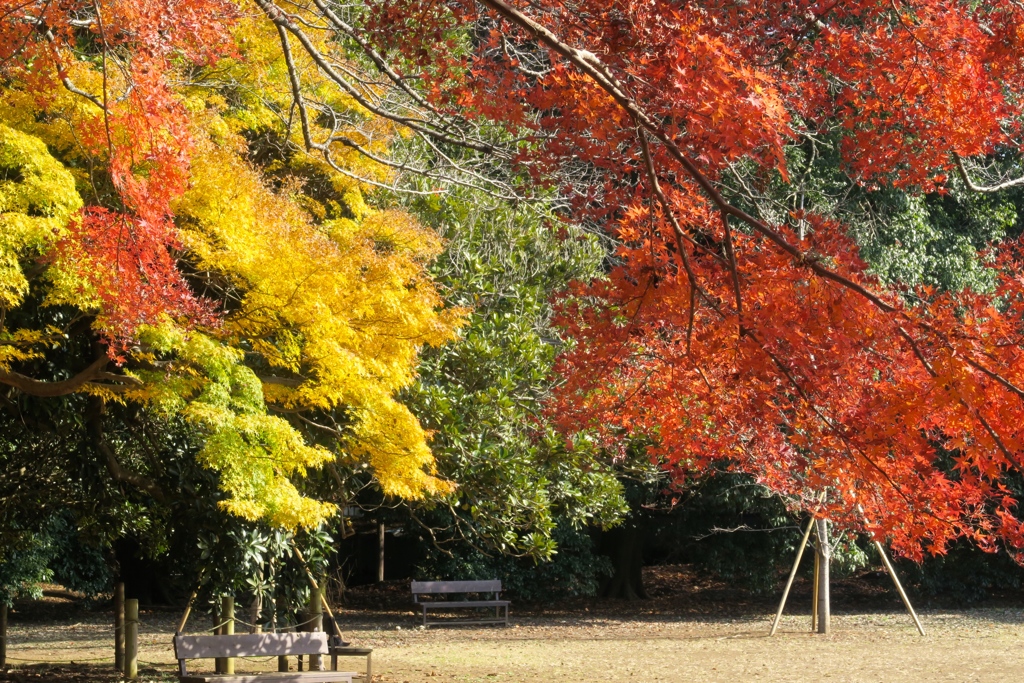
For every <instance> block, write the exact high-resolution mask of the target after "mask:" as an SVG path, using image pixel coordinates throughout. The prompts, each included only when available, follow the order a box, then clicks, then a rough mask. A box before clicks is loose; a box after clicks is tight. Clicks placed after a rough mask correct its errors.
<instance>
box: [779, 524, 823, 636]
mask: <svg viewBox="0 0 1024 683" xmlns="http://www.w3.org/2000/svg"><path fill="white" fill-rule="evenodd" d="M813 527H814V518H813V517H812V518H811V521H810V522H808V523H807V529H806V531H804V537H803V539H802V540H801V541H800V548H799V549H798V550H797V551H796V562H794V563H793V569H792V570H790V572H789V579H788V580H787V581H786V588H785V590H783V591H782V600H781V601H780V602H779V611H778V612H776V613H775V621H773V622H772V630H771V631H769V632H768V635H770V636H774V635H775V630H776V629H777V628H779V620H780V619H782V610H784V609H785V608H786V598H788V597H789V589H790V588H792V587H793V579H795V578H796V570H797V569H798V568H799V567H800V559H801V558H802V557H803V556H804V548H806V547H807V539H808V538H810V537H811V529H812V528H813Z"/></svg>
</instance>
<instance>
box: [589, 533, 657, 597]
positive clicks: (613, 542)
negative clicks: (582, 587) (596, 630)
mask: <svg viewBox="0 0 1024 683" xmlns="http://www.w3.org/2000/svg"><path fill="white" fill-rule="evenodd" d="M601 552H602V553H603V554H605V555H608V556H609V557H610V558H611V561H612V569H613V571H614V573H613V574H612V576H611V578H610V579H608V580H607V581H605V583H604V585H603V586H602V587H601V591H600V594H601V597H603V598H622V599H624V600H638V599H645V600H646V599H647V591H646V590H644V583H643V566H644V539H643V533H642V531H641V530H640V529H639V528H638V527H636V526H634V525H628V526H627V525H624V526H622V527H619V528H617V529H612V530H610V531H606V532H604V534H602V536H601Z"/></svg>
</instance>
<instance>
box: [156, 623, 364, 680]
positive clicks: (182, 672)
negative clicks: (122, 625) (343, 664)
mask: <svg viewBox="0 0 1024 683" xmlns="http://www.w3.org/2000/svg"><path fill="white" fill-rule="evenodd" d="M329 652H330V648H329V647H328V638H327V634H326V633H322V632H319V633H251V634H240V635H224V636H183V635H175V636H174V658H175V659H177V660H178V677H179V678H180V679H181V683H336V682H337V681H344V683H352V677H353V676H355V675H356V673H355V672H354V671H323V670H321V671H280V672H278V671H274V672H269V673H259V674H189V673H188V671H187V669H186V668H185V661H186V660H189V659H215V658H217V657H273V656H275V655H276V656H278V657H280V656H283V655H321V657H320V666H321V669H322V667H323V661H324V656H326V655H327V654H329Z"/></svg>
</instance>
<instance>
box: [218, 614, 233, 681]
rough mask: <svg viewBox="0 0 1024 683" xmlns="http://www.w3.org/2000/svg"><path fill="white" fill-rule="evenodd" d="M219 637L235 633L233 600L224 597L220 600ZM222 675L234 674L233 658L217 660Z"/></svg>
mask: <svg viewBox="0 0 1024 683" xmlns="http://www.w3.org/2000/svg"><path fill="white" fill-rule="evenodd" d="M220 620H221V627H220V635H223V636H230V635H234V633H235V598H234V597H232V596H230V595H225V596H224V597H222V598H221V600H220ZM217 662H218V664H219V665H220V671H219V672H218V673H222V674H233V673H235V660H234V658H233V657H219V658H218V659H217Z"/></svg>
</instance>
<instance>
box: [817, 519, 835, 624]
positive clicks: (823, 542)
mask: <svg viewBox="0 0 1024 683" xmlns="http://www.w3.org/2000/svg"><path fill="white" fill-rule="evenodd" d="M814 530H815V532H816V534H817V537H818V542H817V544H816V545H817V546H818V549H817V552H818V581H817V584H818V594H817V595H816V596H814V599H815V600H816V601H817V606H818V609H817V612H818V633H824V634H828V633H829V629H830V628H831V619H830V617H831V610H830V608H829V590H828V588H829V586H828V583H829V581H828V565H829V559H830V558H831V556H832V551H831V548H830V547H829V544H828V520H826V519H819V520H816V521H815V522H814Z"/></svg>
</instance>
